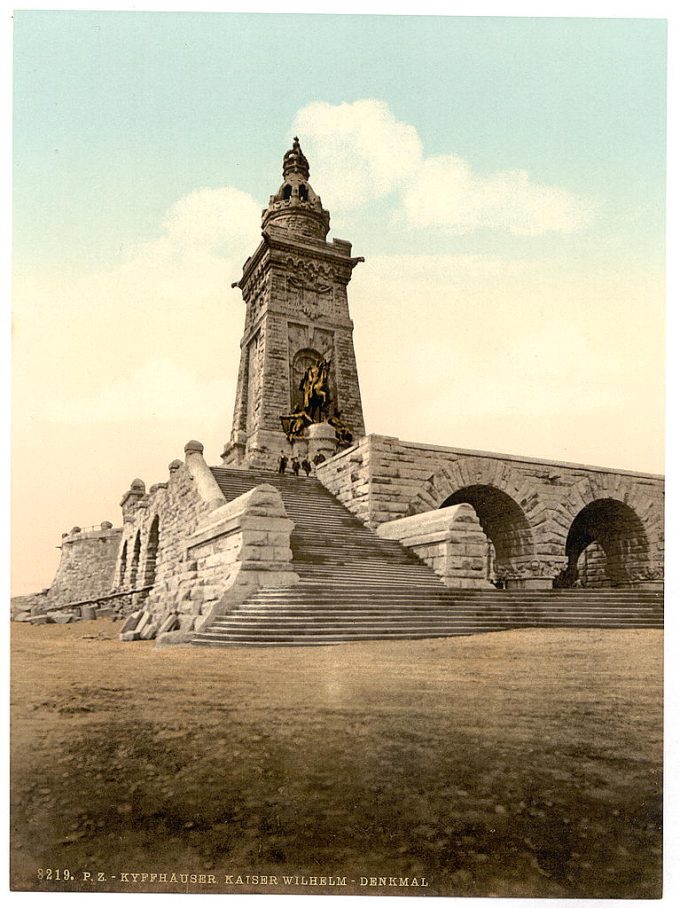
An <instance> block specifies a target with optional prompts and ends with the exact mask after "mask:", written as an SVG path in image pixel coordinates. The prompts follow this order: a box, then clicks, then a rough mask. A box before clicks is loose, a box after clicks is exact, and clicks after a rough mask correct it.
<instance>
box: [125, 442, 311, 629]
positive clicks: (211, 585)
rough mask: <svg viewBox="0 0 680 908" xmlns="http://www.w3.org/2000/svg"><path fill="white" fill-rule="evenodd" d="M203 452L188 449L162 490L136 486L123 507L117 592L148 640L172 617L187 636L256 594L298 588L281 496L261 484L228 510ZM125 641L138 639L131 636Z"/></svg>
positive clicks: (195, 446) (288, 522)
mask: <svg viewBox="0 0 680 908" xmlns="http://www.w3.org/2000/svg"><path fill="white" fill-rule="evenodd" d="M202 450H203V447H202V445H200V443H198V442H190V443H189V444H188V445H187V447H186V448H185V452H186V461H185V463H182V461H179V460H176V461H173V462H172V463H171V464H170V466H169V478H168V481H167V482H165V483H159V484H157V485H154V486H152V487H151V489H150V490H149V492H148V494H147V493H146V492H145V489H144V484H143V483H142V482H141V481H140V480H135V481H134V482H133V484H132V486H131V488H130V490H129V491H128V492H126V494H125V495H124V496H123V500H122V502H121V506H122V509H123V515H124V527H123V537H122V539H121V544H120V548H119V552H118V559H117V564H116V574H115V576H116V586H117V589H118V590H119V591H121V592H127V593H129V600H130V601H129V605H128V611H130V612H139V613H141V611H142V610H143V612H144V615H145V619H144V620H145V625H144V633H145V634H146V635H147V636H154V635H155V633H156V632H157V631H158V630H160V628H161V627H163V626H164V625H165V624H166V623H167V620H168V619H169V618H171V617H172V616H175V617H176V619H177V620H176V624H175V625H173V627H174V626H176V628H177V630H178V631H179V632H181V633H182V634H184V635H185V636H186V635H189V634H190V633H192V632H193V631H196V630H199V629H202V628H204V627H206V626H207V624H209V622H210V621H211V620H212V619H213V618H215V617H217V616H219V615H221V614H224V613H225V612H226V611H228V610H229V609H230V608H232V607H234V606H235V605H237V604H239V603H240V602H242V601H243V600H244V599H245V598H247V597H248V596H249V595H251V594H252V593H253V592H255V590H256V589H258V588H259V587H260V586H293V585H295V584H296V583H297V582H298V581H299V577H298V575H297V574H296V573H295V572H293V571H292V570H291V568H290V563H291V561H292V557H293V556H292V551H291V549H290V534H291V532H292V530H293V522H292V521H291V520H289V519H288V517H287V515H286V512H285V509H284V506H283V502H282V500H281V496H280V494H279V492H278V491H277V490H276V489H274V488H273V487H271V486H267V485H266V484H263V485H260V486H256V487H255V488H254V489H252V490H251V491H249V492H248V493H246V494H245V495H242V496H240V497H239V498H237V499H236V500H234V501H231V502H226V500H225V498H224V495H223V493H222V491H221V490H220V488H219V486H218V485H217V482H216V481H215V479H214V477H213V475H212V473H211V471H210V469H209V467H208V466H207V464H206V463H205V461H204V459H203V456H202ZM126 634H127V636H125V637H124V639H130V640H132V639H136V637H135V632H134V630H131V631H129V632H127V631H126ZM187 639H188V638H187Z"/></svg>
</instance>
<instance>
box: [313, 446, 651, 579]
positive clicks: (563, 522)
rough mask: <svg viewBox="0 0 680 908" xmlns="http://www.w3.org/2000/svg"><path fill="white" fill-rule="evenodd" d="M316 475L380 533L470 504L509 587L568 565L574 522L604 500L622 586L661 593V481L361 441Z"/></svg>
mask: <svg viewBox="0 0 680 908" xmlns="http://www.w3.org/2000/svg"><path fill="white" fill-rule="evenodd" d="M317 476H318V478H319V479H320V480H321V481H322V482H323V484H324V485H325V486H326V487H327V488H328V489H329V490H330V491H331V492H332V493H333V494H334V495H335V496H336V497H337V498H338V499H339V500H340V501H341V502H342V503H343V504H344V505H345V506H346V507H347V508H349V509H350V510H351V511H352V512H353V513H354V514H356V515H357V516H358V517H359V518H360V519H361V520H362V521H363V522H364V523H366V524H367V525H368V526H370V527H373V528H375V527H378V526H380V525H381V524H384V523H386V522H388V521H393V520H397V519H398V518H401V517H407V516H411V515H413V514H420V513H424V512H427V511H432V510H436V509H438V508H440V507H441V506H442V505H444V504H460V503H463V502H467V503H472V504H473V506H474V507H475V511H476V512H477V514H478V516H479V518H480V521H481V523H482V526H483V528H484V530H485V532H486V534H487V536H489V538H491V540H492V542H493V543H494V546H495V549H496V569H497V572H498V575H499V577H501V578H502V579H504V580H507V581H508V582H509V585H511V586H512V585H523V586H524V585H532V586H545V587H549V586H551V585H552V581H553V579H555V578H558V577H559V575H560V573H561V572H563V571H565V570H566V568H567V563H568V557H567V540H568V537H569V532H570V529H571V528H572V526H573V525H574V524H575V521H576V520H577V518H579V520H583V518H584V515H585V516H586V517H587V516H588V514H589V513H591V512H592V513H593V514H594V515H595V514H596V512H597V507H596V505H597V503H598V502H607V503H609V504H611V509H610V510H611V512H612V516H611V518H607V517H606V516H605V517H602V516H600V517H599V520H600V526H599V528H598V532H600V533H601V534H602V537H603V538H602V539H600V540H599V541H601V542H602V541H603V540H604V542H603V544H605V543H606V546H605V547H608V550H609V560H610V569H611V571H612V573H614V574H615V575H616V582H617V583H619V584H620V585H628V586H654V585H658V584H660V583H661V582H662V580H663V550H664V532H663V513H664V510H663V508H664V482H663V478H662V477H659V476H652V475H648V474H642V473H632V472H628V471H617V470H609V469H606V468H602V467H591V466H585V465H580V464H567V463H557V462H551V461H542V460H529V459H527V458H521V457H514V456H510V455H502V454H494V453H489V452H482V451H466V450H462V449H458V448H446V447H440V446H435V445H425V444H418V443H414V442H403V441H401V440H400V439H398V438H393V437H389V436H383V435H368V436H366V437H365V438H362V439H361V440H360V441H359V442H357V443H356V444H354V445H352V446H351V447H350V448H348V449H347V450H345V451H343V452H341V453H340V454H338V455H336V456H335V457H333V458H331V459H330V460H328V461H327V462H326V463H324V464H321V465H320V466H319V467H318V469H317ZM607 520H609V526H605V525H604V524H605V523H606V522H607ZM617 534H618V535H617ZM605 537H606V538H605ZM572 554H573V553H572Z"/></svg>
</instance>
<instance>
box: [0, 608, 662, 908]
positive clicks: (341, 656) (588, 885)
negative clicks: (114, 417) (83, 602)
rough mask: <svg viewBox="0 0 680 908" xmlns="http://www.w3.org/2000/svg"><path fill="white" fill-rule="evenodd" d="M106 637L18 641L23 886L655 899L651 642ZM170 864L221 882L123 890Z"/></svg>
mask: <svg viewBox="0 0 680 908" xmlns="http://www.w3.org/2000/svg"><path fill="white" fill-rule="evenodd" d="M116 630H117V626H116V625H114V624H112V623H110V622H108V621H102V620H100V621H99V622H97V623H96V624H94V623H87V624H80V625H72V626H69V625H62V626H59V625H52V626H44V627H30V626H27V625H20V624H15V625H13V627H12V663H13V670H12V887H13V888H14V889H34V890H41V889H42V890H78V891H87V890H95V891H97V890H98V891H111V890H114V891H137V892H139V891H158V892H163V891H166V892H171V891H179V892H181V891H194V892H200V891H212V892H249V891H250V892H252V891H259V892H261V893H264V892H278V893H284V892H293V891H295V892H298V893H299V894H302V893H305V892H309V893H311V892H312V891H313V892H315V893H316V894H317V895H318V894H323V893H325V892H334V893H336V894H341V893H344V894H347V895H350V894H362V893H363V894H367V895H368V894H370V895H378V894H387V895H408V894H412V895H426V894H429V895H451V896H453V895H461V896H490V895H496V896H525V897H530V896H536V897H538V896H542V897H545V896H567V897H577V896H578V897H627V898H634V897H637V898H653V897H658V896H659V894H660V886H661V882H660V880H661V831H660V826H661V790H660V786H661V756H662V719H661V706H662V634H661V632H659V631H642V630H639V631H603V630H602V631H600V630H574V631H566V630H542V631H512V632H506V633H498V634H488V635H479V636H474V637H467V638H457V639H456V638H452V639H439V640H425V641H404V642H376V643H359V644H351V645H346V646H336V647H314V648H309V649H304V648H276V649H270V648H267V649H260V650H255V649H246V648H232V649H221V650H217V651H210V650H205V649H198V648H186V647H180V648H167V649H155V648H154V645H153V643H148V644H147V643H134V644H120V643H118V642H117V640H116V639H115V634H116ZM47 870H51V871H52V879H51V880H48V879H46V878H45V877H46V871H47ZM64 870H67V871H69V874H70V875H71V877H72V879H70V880H66V881H64V880H63V872H64ZM59 871H60V872H59ZM41 872H42V873H41ZM173 872H174V873H175V874H178V875H179V874H180V873H189V874H191V873H196V874H200V873H203V874H206V875H207V874H210V873H212V874H214V875H215V879H216V882H215V883H214V884H211V883H209V882H208V883H203V884H201V883H200V882H196V883H192V882H191V879H190V878H189V881H188V882H183V881H182V880H181V878H179V876H178V881H177V882H159V881H158V878H156V880H155V881H153V882H150V881H148V880H147V881H144V882H142V881H141V877H140V878H138V879H137V881H136V882H133V881H132V877H128V878H127V881H126V878H125V876H124V874H125V873H127V874H131V873H149V874H151V873H157V874H159V873H167V874H171V873H173ZM83 873H91V874H92V880H97V874H98V873H99V874H101V875H102V876H101V878H100V881H99V882H90V881H88V880H85V881H84V880H83ZM239 874H240V875H241V878H242V880H243V884H239V883H238V882H237V877H238V875H239ZM41 875H42V879H40V878H39V877H40V876H41ZM47 875H48V874H47ZM226 875H232V876H233V880H232V882H231V883H227V882H225V876H226ZM246 875H251V876H252V875H257V876H258V877H262V876H267V877H269V876H270V875H273V876H276V878H277V879H276V883H275V884H274V885H261V884H257V885H253V884H252V880H251V884H248V883H247V882H246V881H245V877H246ZM284 875H297V876H298V877H299V878H304V877H306V878H309V877H317V878H320V877H338V876H339V877H346V886H344V887H342V888H338V887H337V886H336V887H335V888H333V887H324V886H323V885H318V883H317V885H316V886H315V887H311V886H307V887H305V886H304V885H303V884H302V883H301V882H300V879H299V880H298V886H297V887H295V886H292V887H291V886H287V885H286V884H285V883H284V882H283V877H284ZM56 876H61V877H62V879H56ZM362 877H364V878H368V879H369V880H370V878H371V877H377V878H380V877H386V878H387V880H386V881H385V882H386V885H380V880H379V879H378V880H377V883H378V885H377V886H375V887H370V886H369V887H366V886H361V882H362V880H361V878H362ZM390 877H393V878H397V882H398V878H402V882H403V881H404V878H409V879H411V878H416V879H420V878H425V880H426V881H427V882H428V883H429V886H428V888H427V889H423V888H414V889H412V888H404V887H401V888H400V887H399V886H397V887H396V888H395V887H394V886H390V882H393V881H390V879H389V878H390ZM168 879H169V877H168ZM351 880H354V881H355V882H354V883H352V882H351Z"/></svg>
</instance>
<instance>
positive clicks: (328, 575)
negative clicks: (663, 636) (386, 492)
mask: <svg viewBox="0 0 680 908" xmlns="http://www.w3.org/2000/svg"><path fill="white" fill-rule="evenodd" d="M213 474H214V476H215V478H216V480H217V482H218V484H219V485H220V488H221V489H222V491H223V493H224V494H225V496H226V498H227V499H228V500H232V499H233V498H236V497H238V496H240V495H242V494H244V493H245V492H247V491H249V490H250V489H252V488H254V487H255V486H256V485H260V484H262V483H268V484H270V485H272V486H274V487H275V488H277V489H278V490H279V492H280V493H281V496H282V499H283V502H284V506H285V508H286V512H287V514H288V515H289V517H290V518H291V520H292V521H293V523H294V524H295V528H294V530H293V532H292V534H291V548H292V551H293V563H292V567H293V569H294V570H295V571H297V572H298V573H299V575H300V578H301V582H300V584H298V585H297V586H295V587H290V588H286V589H275V588H261V589H260V590H259V591H258V592H257V593H255V594H254V595H253V596H251V597H250V599H248V600H247V601H246V602H245V603H243V604H242V605H241V606H240V607H239V608H237V609H235V610H234V611H233V612H231V613H229V614H227V615H224V616H222V617H220V618H217V619H215V620H214V621H213V622H212V623H211V625H210V626H209V627H207V628H206V629H205V630H204V631H202V632H201V633H198V634H196V635H195V637H194V643H196V645H199V646H317V645H334V644H340V643H347V642H351V641H357V640H379V639H390V640H394V639H415V638H423V637H437V636H467V635H469V634H472V633H490V632H494V631H499V630H507V629H510V628H514V627H591V628H592V627H602V628H616V627H629V628H633V627H652V628H654V627H662V622H663V597H662V595H660V594H659V593H657V592H655V591H636V590H619V589H600V590H596V591H591V590H559V591H558V590H555V591H546V590H494V589H491V588H489V589H464V590H459V589H456V588H449V587H446V586H445V585H444V584H442V583H441V581H440V580H439V578H438V577H437V576H436V575H435V574H434V572H433V571H432V570H431V569H430V568H429V567H428V566H427V565H426V564H424V563H423V562H422V561H420V559H419V558H418V557H417V556H416V555H415V553H413V552H411V551H410V550H408V549H405V548H403V547H402V546H401V545H400V544H399V543H398V542H397V541H395V540H388V539H382V538H380V537H378V536H377V535H376V534H375V533H374V532H373V531H372V530H370V529H369V528H368V527H366V526H364V524H363V523H362V522H361V521H360V520H359V519H358V518H357V517H356V516H355V515H354V514H352V513H351V512H350V511H349V510H348V509H347V508H345V507H344V505H342V504H341V503H340V502H339V501H338V500H337V499H336V498H334V496H333V495H332V494H331V493H330V492H329V491H328V490H327V489H325V488H324V486H323V485H322V484H321V483H320V482H319V480H317V479H314V478H303V477H294V476H291V475H283V476H282V475H279V474H277V473H273V472H270V471H266V470H248V471H243V470H229V469H225V468H215V469H213Z"/></svg>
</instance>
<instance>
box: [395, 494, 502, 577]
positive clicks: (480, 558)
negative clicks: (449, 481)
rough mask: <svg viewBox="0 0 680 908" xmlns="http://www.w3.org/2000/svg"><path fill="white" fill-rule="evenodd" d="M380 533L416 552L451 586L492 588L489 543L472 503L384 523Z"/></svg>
mask: <svg viewBox="0 0 680 908" xmlns="http://www.w3.org/2000/svg"><path fill="white" fill-rule="evenodd" d="M377 532H378V536H381V537H382V538H383V539H396V540H397V542H399V543H401V545H403V546H405V547H406V548H408V549H411V551H412V552H415V554H416V555H417V556H418V557H419V558H420V559H422V561H424V562H425V563H426V564H428V565H429V566H430V567H431V568H432V570H433V571H434V572H435V574H438V575H439V576H440V577H441V578H442V580H443V581H444V583H445V584H446V585H447V586H450V587H458V588H464V589H470V588H477V589H490V587H491V580H490V573H491V571H490V565H489V544H488V541H487V538H486V536H485V535H484V531H483V530H482V527H481V525H480V523H479V520H478V519H477V515H476V514H475V512H474V509H473V507H472V506H471V505H469V504H457V505H454V506H453V507H450V508H444V509H443V510H440V511H428V512H427V513H426V514H416V515H414V516H413V517H402V518H400V519H398V520H392V521H389V522H388V523H381V524H380V526H379V527H378V530H377Z"/></svg>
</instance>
